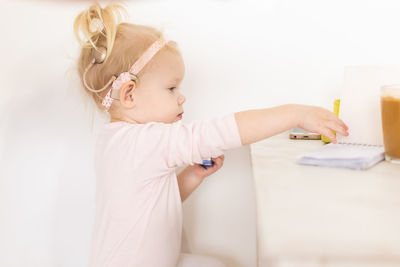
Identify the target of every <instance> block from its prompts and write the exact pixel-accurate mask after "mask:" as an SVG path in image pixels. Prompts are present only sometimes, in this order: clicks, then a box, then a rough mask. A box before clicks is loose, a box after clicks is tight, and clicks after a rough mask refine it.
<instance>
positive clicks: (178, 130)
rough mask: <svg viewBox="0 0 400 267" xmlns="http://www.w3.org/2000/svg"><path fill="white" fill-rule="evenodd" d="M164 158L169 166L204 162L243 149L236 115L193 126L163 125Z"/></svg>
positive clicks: (205, 121) (201, 121)
mask: <svg viewBox="0 0 400 267" xmlns="http://www.w3.org/2000/svg"><path fill="white" fill-rule="evenodd" d="M164 126H165V129H163V130H164V131H163V138H165V142H163V143H164V144H165V147H164V153H163V155H164V159H165V161H166V164H167V166H168V167H171V168H172V167H178V166H181V165H183V164H190V165H193V164H194V163H199V164H201V163H203V159H207V158H210V157H213V158H215V157H218V156H220V155H222V154H223V153H224V151H226V150H229V149H233V148H237V147H240V146H242V142H241V138H240V134H239V129H238V125H237V122H236V119H235V116H234V113H230V114H228V115H225V116H222V117H217V118H214V119H209V120H195V121H192V122H190V123H183V122H182V121H178V122H175V123H172V124H164Z"/></svg>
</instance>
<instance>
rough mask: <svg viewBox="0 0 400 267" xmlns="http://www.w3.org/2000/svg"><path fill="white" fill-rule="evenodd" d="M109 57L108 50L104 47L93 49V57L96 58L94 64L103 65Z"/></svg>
mask: <svg viewBox="0 0 400 267" xmlns="http://www.w3.org/2000/svg"><path fill="white" fill-rule="evenodd" d="M106 56H107V48H105V47H104V46H99V47H97V49H96V48H92V57H93V58H94V63H96V64H101V63H103V62H104V60H105V59H106Z"/></svg>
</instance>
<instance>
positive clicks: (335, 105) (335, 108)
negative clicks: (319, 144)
mask: <svg viewBox="0 0 400 267" xmlns="http://www.w3.org/2000/svg"><path fill="white" fill-rule="evenodd" d="M339 107H340V99H335V101H333V113H335V115H336V116H338V117H339ZM333 134H334V135H335V136H336V132H335V131H333ZM321 140H322V141H323V142H324V143H325V144H328V143H330V142H331V140H330V139H329V138H328V137H326V136H325V135H321Z"/></svg>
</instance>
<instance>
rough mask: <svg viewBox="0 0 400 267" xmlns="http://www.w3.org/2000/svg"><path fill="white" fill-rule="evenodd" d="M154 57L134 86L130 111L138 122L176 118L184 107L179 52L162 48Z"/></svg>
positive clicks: (170, 121)
mask: <svg viewBox="0 0 400 267" xmlns="http://www.w3.org/2000/svg"><path fill="white" fill-rule="evenodd" d="M153 60H155V61H154V62H152V63H153V64H152V65H151V66H149V67H150V68H149V69H148V70H147V71H146V72H144V74H143V75H142V76H141V77H140V84H139V87H138V88H136V89H135V90H134V99H135V100H136V105H135V107H134V108H133V109H132V110H131V111H130V112H129V113H130V115H131V117H132V118H133V119H134V120H135V121H137V122H138V123H146V122H150V121H157V122H164V123H173V122H176V121H178V120H180V119H181V118H179V117H178V115H179V114H180V113H182V112H183V111H184V110H183V106H182V104H183V103H184V102H185V100H186V99H185V96H184V95H183V94H182V93H181V89H180V87H179V86H180V83H181V81H182V80H183V77H184V75H185V65H184V62H183V59H182V56H181V54H180V53H179V54H174V53H172V52H169V51H165V50H161V51H159V53H157V54H156V55H155V56H154V58H153ZM172 87H175V88H174V89H170V88H172Z"/></svg>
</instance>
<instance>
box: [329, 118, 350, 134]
mask: <svg viewBox="0 0 400 267" xmlns="http://www.w3.org/2000/svg"><path fill="white" fill-rule="evenodd" d="M325 125H326V126H327V127H329V128H330V129H331V130H333V131H335V132H337V133H340V134H341V135H344V136H346V135H347V131H346V130H345V129H344V127H343V126H341V125H339V124H338V123H335V122H333V121H328V122H326V124H325Z"/></svg>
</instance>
